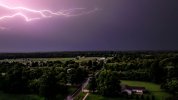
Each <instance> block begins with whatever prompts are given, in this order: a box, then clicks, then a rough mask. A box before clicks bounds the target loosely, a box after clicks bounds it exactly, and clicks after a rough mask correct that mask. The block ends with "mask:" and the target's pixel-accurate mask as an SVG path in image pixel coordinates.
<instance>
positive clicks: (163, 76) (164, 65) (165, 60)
mask: <svg viewBox="0 0 178 100" xmlns="http://www.w3.org/2000/svg"><path fill="white" fill-rule="evenodd" d="M104 68H105V69H107V70H111V71H117V72H118V73H119V76H120V78H121V79H123V80H137V81H149V82H154V83H158V84H161V88H163V89H165V90H166V91H168V92H171V93H174V94H176V93H178V89H177V87H178V84H177V83H178V53H175V52H169V53H166V52H164V53H159V52H157V53H154V52H153V53H134V54H126V55H123V54H121V55H116V56H115V57H113V58H112V59H110V60H108V61H107V63H106V65H105V67H104Z"/></svg>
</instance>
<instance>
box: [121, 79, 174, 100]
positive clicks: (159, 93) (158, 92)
mask: <svg viewBox="0 0 178 100" xmlns="http://www.w3.org/2000/svg"><path fill="white" fill-rule="evenodd" d="M121 84H127V85H130V86H140V87H145V88H146V89H147V90H148V91H149V92H150V93H151V95H154V96H155V98H156V100H165V98H167V97H169V96H171V94H169V93H166V92H164V90H162V89H160V85H158V84H154V83H149V82H140V81H126V80H122V81H121Z"/></svg>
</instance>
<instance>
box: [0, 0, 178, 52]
mask: <svg viewBox="0 0 178 100" xmlns="http://www.w3.org/2000/svg"><path fill="white" fill-rule="evenodd" d="M177 3H178V1H177V0H0V4H5V5H8V6H10V7H19V6H20V7H25V8H29V9H34V10H37V11H40V10H43V9H47V10H50V11H52V12H58V11H63V10H68V9H73V8H85V9H84V10H75V11H73V12H70V14H71V15H73V14H76V13H77V14H79V16H72V17H66V16H53V17H51V18H43V19H41V20H37V21H31V22H26V21H25V20H24V18H22V16H17V17H15V18H12V19H8V20H6V21H0V52H10V51H65V50H160V49H161V50H167V49H168V50H175V49H178V47H177V45H178V44H177V43H178V39H177V37H178V34H177V33H178V29H177V26H178V19H177V16H178V12H177V11H178V6H177ZM96 8H97V9H96ZM98 9H99V10H98ZM83 12H88V13H89V14H88V13H87V14H83ZM13 13H14V10H11V11H10V10H7V9H4V8H2V7H0V16H1V15H7V14H13ZM15 13H16V12H15ZM23 13H25V14H26V15H27V16H29V17H39V13H31V12H28V13H27V12H26V11H23ZM45 14H46V13H45ZM47 15H51V14H49V13H48V14H47ZM40 18H41V17H40Z"/></svg>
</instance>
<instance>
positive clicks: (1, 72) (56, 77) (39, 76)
mask: <svg viewBox="0 0 178 100" xmlns="http://www.w3.org/2000/svg"><path fill="white" fill-rule="evenodd" d="M50 63H51V67H27V66H25V65H24V64H22V63H18V62H13V63H8V62H2V63H1V64H0V90H1V91H3V92H6V93H13V94H24V93H25V94H37V95H41V96H43V97H45V98H46V99H47V100H55V98H56V95H58V94H62V95H67V94H68V88H69V87H68V86H67V83H71V84H72V85H73V84H75V85H77V84H81V83H82V82H83V81H84V80H85V78H86V77H87V76H88V71H87V69H86V68H85V67H82V66H79V63H77V62H75V61H67V62H65V63H61V65H59V66H58V67H56V66H55V65H58V64H59V62H58V63H56V62H50ZM64 66H66V67H64Z"/></svg>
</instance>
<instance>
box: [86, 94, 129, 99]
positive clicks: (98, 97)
mask: <svg viewBox="0 0 178 100" xmlns="http://www.w3.org/2000/svg"><path fill="white" fill-rule="evenodd" d="M86 100H128V99H125V98H109V97H103V96H101V95H97V94H89V95H88V97H87V98H86ZM129 100H131V99H129Z"/></svg>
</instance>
